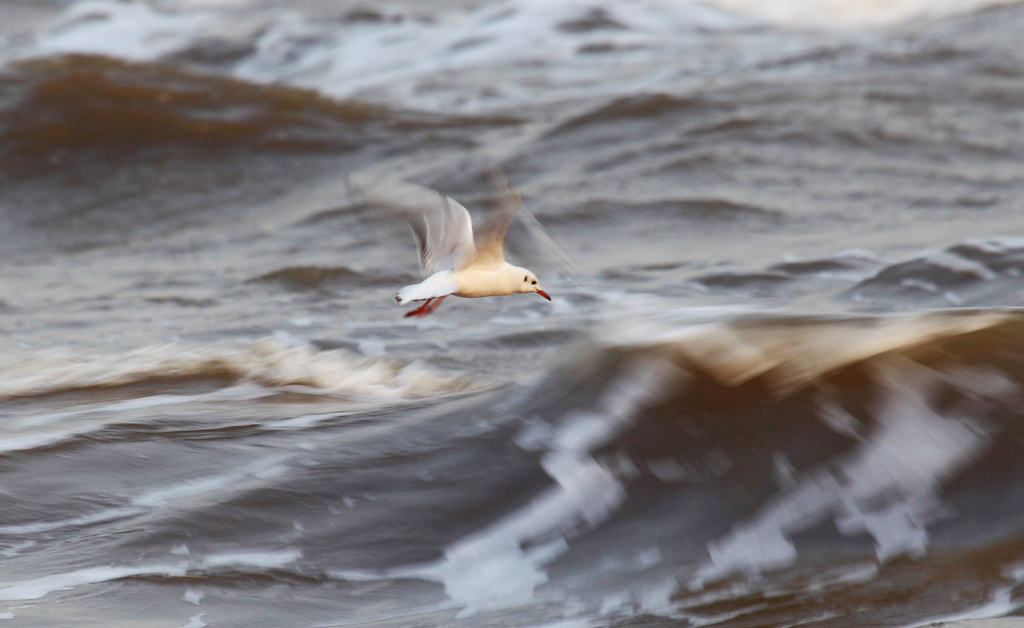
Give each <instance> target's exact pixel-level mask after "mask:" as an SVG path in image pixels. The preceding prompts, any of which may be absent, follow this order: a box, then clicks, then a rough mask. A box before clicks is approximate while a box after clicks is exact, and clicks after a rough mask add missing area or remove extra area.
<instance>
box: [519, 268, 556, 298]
mask: <svg viewBox="0 0 1024 628" xmlns="http://www.w3.org/2000/svg"><path fill="white" fill-rule="evenodd" d="M520 270H522V274H523V283H522V284H520V285H519V292H536V293H537V294H539V295H540V296H542V297H544V298H545V299H547V300H548V301H550V300H551V297H549V296H548V293H547V292H544V291H543V290H541V287H540V284H539V283H537V276H536V275H534V274H533V273H531V272H530V271H528V270H526V269H520Z"/></svg>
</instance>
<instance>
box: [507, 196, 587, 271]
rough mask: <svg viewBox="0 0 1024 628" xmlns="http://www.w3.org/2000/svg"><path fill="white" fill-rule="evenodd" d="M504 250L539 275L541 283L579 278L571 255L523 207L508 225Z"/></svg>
mask: <svg viewBox="0 0 1024 628" xmlns="http://www.w3.org/2000/svg"><path fill="white" fill-rule="evenodd" d="M505 249H506V251H507V252H508V254H509V256H510V257H512V258H514V259H515V260H516V261H517V262H518V263H520V264H522V265H523V266H526V267H527V268H529V269H530V270H532V271H533V272H534V273H535V274H536V275H537V276H538V277H540V278H541V279H542V280H543V282H544V285H549V284H551V283H558V282H569V283H577V282H578V281H579V277H580V270H579V268H577V267H576V264H575V263H573V261H572V258H571V257H570V256H569V254H568V253H567V252H566V251H565V249H564V248H562V246H561V245H560V244H558V242H556V241H555V239H554V238H552V237H551V235H550V234H549V233H548V232H547V230H546V229H545V228H544V227H543V226H542V225H541V224H540V223H539V222H537V219H536V218H534V217H533V214H531V213H530V212H529V211H527V209H526V208H525V207H524V208H522V209H520V210H519V213H517V214H516V217H515V220H513V221H512V224H511V225H509V228H508V234H507V235H506V236H505Z"/></svg>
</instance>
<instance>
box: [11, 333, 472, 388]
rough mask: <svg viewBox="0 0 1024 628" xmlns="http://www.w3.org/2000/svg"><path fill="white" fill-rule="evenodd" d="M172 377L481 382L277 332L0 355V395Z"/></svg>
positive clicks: (317, 384) (361, 383) (280, 383)
mask: <svg viewBox="0 0 1024 628" xmlns="http://www.w3.org/2000/svg"><path fill="white" fill-rule="evenodd" d="M173 378H218V379H228V380H231V381H234V382H239V383H241V382H248V383H255V384H259V385H261V386H266V387H270V388H280V387H285V386H299V387H309V388H312V389H315V390H316V391H317V392H318V393H324V394H333V395H340V396H346V397H356V398H371V399H402V398H419V397H432V396H436V395H440V394H447V393H452V392H458V391H461V390H468V389H472V388H476V387H479V386H480V385H481V383H480V382H474V381H473V380H471V379H470V378H469V377H468V376H466V375H462V374H457V373H451V374H444V373H441V372H439V371H436V370H434V369H432V368H430V367H427V366H426V365H424V364H422V363H419V362H413V363H409V364H404V363H401V362H399V361H397V360H393V359H390V358H386V357H373V358H365V357H360V356H356V355H353V354H350V353H348V352H346V351H343V350H332V351H320V350H318V349H316V348H315V347H312V346H309V345H298V346H296V345H293V344H289V343H287V342H285V341H283V340H279V339H276V338H265V339H263V340H257V341H254V342H250V343H246V344H230V343H216V344H211V345H186V344H178V343H172V344H167V345H162V346H155V347H147V348H143V349H138V350H135V351H130V352H127V353H119V354H103V355H92V356H88V355H81V354H79V353H73V352H61V351H56V350H55V351H38V352H26V353H20V354H8V355H5V356H4V357H3V359H2V360H0V398H10V397H24V396H31V395H44V394H51V393H56V392H61V391H68V390H79V389H84V388H96V387H111V386H125V385H130V384H136V383H144V382H147V381H153V380H166V379H173Z"/></svg>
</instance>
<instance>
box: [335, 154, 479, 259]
mask: <svg viewBox="0 0 1024 628" xmlns="http://www.w3.org/2000/svg"><path fill="white" fill-rule="evenodd" d="M349 185H350V186H351V188H352V190H353V191H355V192H357V193H358V194H359V195H360V196H362V197H363V199H364V200H365V201H366V202H367V203H370V204H372V205H376V206H378V207H380V208H382V209H384V210H386V211H388V212H390V213H391V214H393V215H395V216H398V217H400V218H402V219H404V220H405V221H406V222H408V223H409V226H410V227H411V228H412V232H413V235H414V236H416V243H417V244H418V245H419V252H420V270H421V271H422V273H423V276H424V277H426V276H429V275H432V274H434V273H435V272H437V271H439V270H444V269H446V268H452V267H461V266H465V265H466V264H467V263H469V261H470V260H472V259H473V258H474V257H475V255H476V247H475V246H474V244H473V221H472V219H471V218H470V216H469V212H468V211H466V208H465V207H463V206H462V205H459V204H458V203H457V202H455V201H454V200H453V199H451V198H448V197H447V196H445V195H443V194H441V193H440V192H437V191H435V190H431V189H429V188H425V187H423V186H420V185H415V184H412V183H406V182H405V181H399V180H397V179H389V178H381V177H373V176H371V175H363V174H359V173H357V174H354V175H352V176H351V177H350V178H349Z"/></svg>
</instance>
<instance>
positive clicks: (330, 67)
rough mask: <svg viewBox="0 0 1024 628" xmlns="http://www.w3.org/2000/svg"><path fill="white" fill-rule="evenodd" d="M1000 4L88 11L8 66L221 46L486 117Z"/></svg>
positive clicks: (189, 5)
mask: <svg viewBox="0 0 1024 628" xmlns="http://www.w3.org/2000/svg"><path fill="white" fill-rule="evenodd" d="M995 3H996V2H995V0H945V1H943V2H938V3H935V2H926V1H925V0H893V1H892V2H886V3H878V2H870V1H867V0H832V1H831V2H824V3H817V2H811V0H789V1H788V2H777V3H768V4H765V3H759V2H751V1H749V0H716V1H715V2H712V3H698V2H670V1H667V0H622V1H619V2H607V3H595V2H590V1H585V0H567V1H566V2H557V3H552V2H547V1H545V0H504V1H499V2H494V3H492V4H489V5H485V6H483V7H481V8H478V9H475V10H471V11H468V12H464V13H456V12H449V13H445V14H441V15H437V16H432V18H433V19H431V20H424V19H417V18H411V17H409V16H404V15H393V16H391V15H388V14H387V13H382V14H381V15H380V16H379V17H380V19H375V20H333V21H329V22H325V21H322V20H320V21H313V20H310V19H307V18H306V17H304V16H303V15H301V14H300V13H297V12H295V11H291V10H285V9H279V10H266V9H263V10H258V11H251V12H245V11H242V9H244V4H245V3H241V2H229V3H198V4H197V3H194V2H182V3H177V5H176V6H177V9H176V10H158V9H156V8H154V7H153V6H151V5H150V4H147V3H143V2H115V1H113V0H85V1H83V2H79V3H76V4H74V5H72V6H71V7H70V8H69V9H68V10H67V11H66V12H65V13H64V14H63V15H62V16H61V17H60V18H59V19H58V20H57V21H56V22H55V23H54V24H53V25H52V26H51V27H50V28H49V29H47V30H46V31H45V32H43V33H41V34H40V35H38V36H37V37H35V38H34V40H33V41H31V43H29V44H27V45H25V46H22V47H20V48H16V49H13V50H11V51H9V52H8V55H7V56H8V58H9V59H25V58H38V57H48V56H52V55H60V54H70V53H80V54H98V55H106V56H110V57H115V58H120V59H127V60H131V61H155V60H159V59H162V58H167V57H169V56H173V55H176V54H180V53H187V52H188V51H192V50H201V49H202V48H203V47H204V46H209V45H210V44H211V42H215V43H216V44H217V46H220V47H222V48H224V49H230V50H237V51H242V52H240V53H239V57H238V58H236V59H234V60H232V61H230V62H227V65H226V67H224V66H219V69H220V70H222V71H227V72H228V73H229V74H231V75H232V76H235V77H237V78H241V79H245V80H250V81H256V82H267V83H270V82H273V83H286V84H290V85H294V86H300V87H305V88H311V89H316V90H318V91H320V92H322V93H325V94H327V95H331V96H335V97H339V98H351V97H359V98H369V99H374V100H383V101H386V102H389V103H392V104H393V103H395V102H400V103H403V104H405V105H406V106H414V107H419V108H426V109H445V110H451V109H452V108H457V109H461V110H483V109H489V108H494V107H507V106H512V105H516V104H524V103H531V102H537V101H556V100H561V99H564V98H566V97H573V96H580V95H595V94H599V95H615V94H622V93H636V92H637V91H643V90H650V89H654V88H656V87H657V86H659V85H664V83H665V81H666V80H668V79H672V78H678V77H679V76H687V75H695V76H699V75H703V74H705V73H707V72H717V71H719V70H721V71H734V70H736V69H738V68H742V67H745V66H749V67H756V66H757V65H758V64H759V63H762V62H764V61H766V60H770V59H772V58H774V57H777V56H779V55H783V56H786V55H793V54H800V53H801V52H802V51H806V50H811V49H813V48H814V47H815V46H820V45H821V42H820V41H818V40H817V39H816V38H814V37H809V38H807V37H805V35H796V34H793V33H791V34H789V35H787V36H786V37H785V38H783V39H780V40H779V41H768V42H766V41H761V40H760V38H752V39H751V41H749V42H747V43H736V42H733V44H732V45H738V46H740V49H738V50H736V51H734V52H733V53H729V54H726V55H724V57H723V58H722V59H720V60H719V61H716V60H715V57H714V56H708V55H686V54H681V53H685V52H692V51H694V50H699V49H702V48H705V47H706V44H707V37H708V36H709V33H714V32H720V31H723V30H726V31H728V30H732V29H736V28H744V27H749V26H750V25H752V24H754V23H756V22H758V21H765V20H767V21H770V22H777V23H781V24H784V25H794V24H795V25H801V26H805V25H807V24H814V25H817V26H829V27H860V26H863V25H870V24H881V23H890V22H894V21H898V20H906V19H911V18H915V17H920V16H936V15H945V14H950V13H958V12H966V11H970V10H974V9H978V8H980V7H983V6H986V5H990V4H995ZM162 6H164V7H166V6H167V5H162ZM172 6H175V5H172ZM755 40H756V41H755ZM719 63H721V64H723V65H722V67H717V66H718V64H719ZM737 64H738V66H737ZM495 76H500V77H501V79H500V81H496V80H495V78H494V77H495ZM428 79H434V80H428ZM426 87H429V89H425V88H426Z"/></svg>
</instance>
